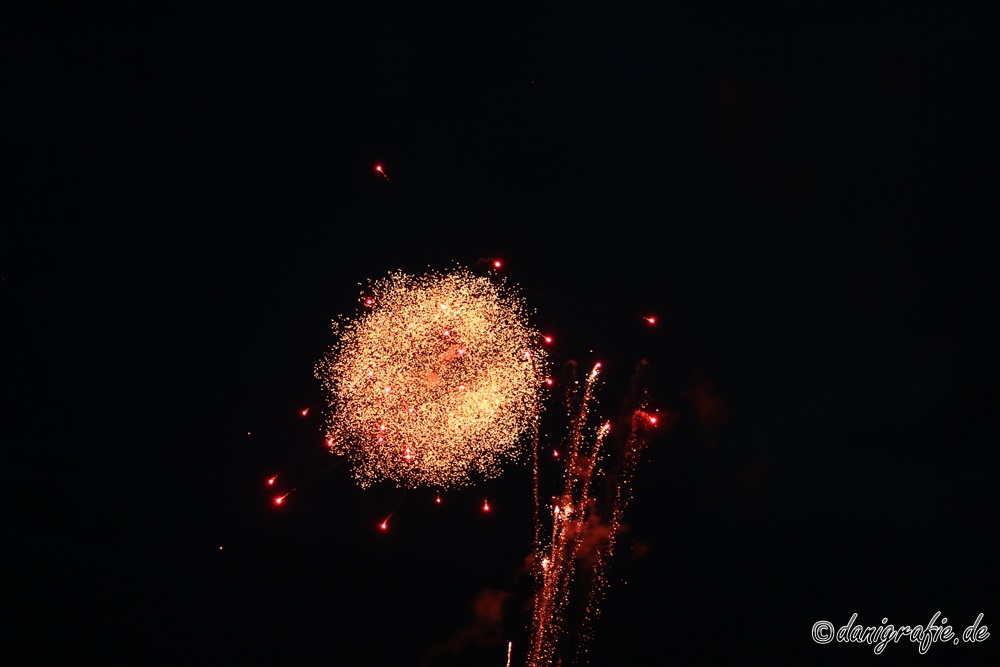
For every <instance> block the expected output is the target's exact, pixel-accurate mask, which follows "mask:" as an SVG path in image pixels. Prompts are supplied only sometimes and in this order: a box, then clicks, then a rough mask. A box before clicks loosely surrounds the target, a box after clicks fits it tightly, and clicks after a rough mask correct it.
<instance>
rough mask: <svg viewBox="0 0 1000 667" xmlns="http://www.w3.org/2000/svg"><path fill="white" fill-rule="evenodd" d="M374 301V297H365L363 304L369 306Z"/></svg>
mask: <svg viewBox="0 0 1000 667" xmlns="http://www.w3.org/2000/svg"><path fill="white" fill-rule="evenodd" d="M374 303H375V300H374V299H365V305H366V306H371V305H372V304H374Z"/></svg>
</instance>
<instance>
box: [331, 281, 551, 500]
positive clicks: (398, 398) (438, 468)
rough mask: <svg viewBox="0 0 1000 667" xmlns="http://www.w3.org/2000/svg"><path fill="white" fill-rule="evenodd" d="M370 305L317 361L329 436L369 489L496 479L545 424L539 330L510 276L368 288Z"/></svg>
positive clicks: (341, 325) (342, 326)
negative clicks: (542, 421)
mask: <svg viewBox="0 0 1000 667" xmlns="http://www.w3.org/2000/svg"><path fill="white" fill-rule="evenodd" d="M364 304H365V305H366V306H367V307H368V310H367V312H364V313H363V314H362V315H361V316H360V317H358V318H357V319H354V320H353V321H347V322H339V321H334V332H335V333H337V334H338V341H337V343H336V344H335V345H334V346H333V347H331V349H330V350H329V351H328V352H327V354H326V355H325V356H324V358H323V359H322V360H321V361H320V363H319V364H317V366H316V369H315V375H316V377H317V378H318V379H319V380H320V381H321V382H322V384H323V389H324V391H325V393H326V395H327V398H328V403H329V408H330V410H329V414H328V415H327V421H326V436H327V441H328V443H329V444H330V448H331V450H332V451H333V452H334V453H337V454H343V455H346V456H347V457H348V459H349V460H350V462H351V464H352V467H353V471H354V477H355V479H356V480H357V481H358V483H359V484H360V485H361V486H363V487H368V486H371V485H372V484H374V483H376V482H381V481H389V482H393V483H395V484H396V485H397V486H404V487H406V488H412V487H416V486H430V487H436V488H439V489H442V488H448V487H455V486H463V485H467V484H471V483H474V482H475V481H477V480H478V479H482V478H490V477H495V476H496V475H498V474H499V472H500V470H501V467H502V464H503V463H504V462H507V461H510V460H512V459H515V458H517V457H518V456H519V455H520V453H521V452H520V447H519V445H520V443H521V441H522V438H523V436H524V435H525V434H526V433H527V432H529V431H530V430H531V429H532V428H533V427H535V428H537V422H538V418H539V414H540V412H541V409H542V401H541V389H542V387H543V385H544V373H545V370H546V358H545V353H544V351H543V350H542V349H540V347H539V340H540V337H539V334H538V332H537V331H536V330H535V329H534V328H532V326H531V325H530V324H529V323H528V318H527V316H526V310H525V308H524V305H523V303H522V300H521V298H520V296H519V295H518V294H517V293H516V292H515V291H514V290H513V289H511V288H509V287H508V286H507V285H506V284H505V283H504V282H503V281H502V280H500V279H494V280H491V279H490V278H489V277H484V276H476V275H474V274H472V273H471V272H469V271H467V270H465V269H461V268H459V269H455V270H452V271H448V272H429V273H426V274H424V275H422V276H411V275H407V274H404V273H401V272H396V273H390V274H389V275H388V277H386V278H383V279H381V280H378V281H374V282H371V283H370V285H369V294H368V296H367V297H366V298H365V299H364Z"/></svg>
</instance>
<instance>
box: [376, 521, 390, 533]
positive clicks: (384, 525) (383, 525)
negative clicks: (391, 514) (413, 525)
mask: <svg viewBox="0 0 1000 667" xmlns="http://www.w3.org/2000/svg"><path fill="white" fill-rule="evenodd" d="M378 527H379V528H381V529H382V530H389V520H388V519H386V520H385V521H383V522H382V523H380V524H379V525H378Z"/></svg>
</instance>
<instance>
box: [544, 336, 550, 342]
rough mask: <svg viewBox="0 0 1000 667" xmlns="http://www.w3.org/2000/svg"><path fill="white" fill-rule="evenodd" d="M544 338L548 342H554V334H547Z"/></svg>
mask: <svg viewBox="0 0 1000 667" xmlns="http://www.w3.org/2000/svg"><path fill="white" fill-rule="evenodd" d="M543 340H545V342H546V343H551V342H552V336H546V337H545V338H544V339H543Z"/></svg>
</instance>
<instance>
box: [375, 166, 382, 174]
mask: <svg viewBox="0 0 1000 667" xmlns="http://www.w3.org/2000/svg"><path fill="white" fill-rule="evenodd" d="M375 171H377V172H379V173H381V172H382V165H380V164H377V165H375Z"/></svg>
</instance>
